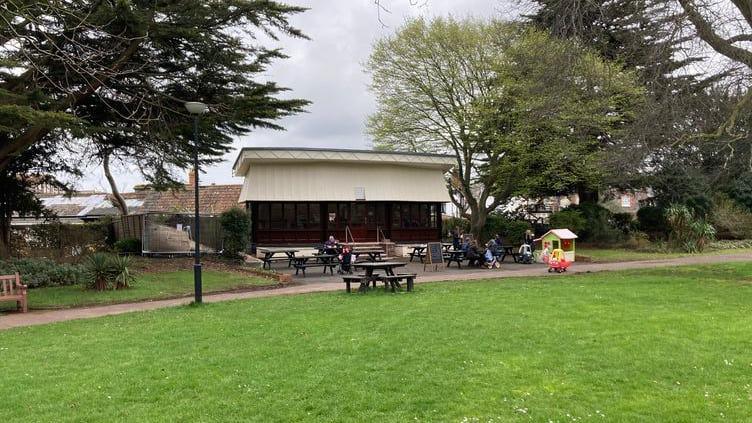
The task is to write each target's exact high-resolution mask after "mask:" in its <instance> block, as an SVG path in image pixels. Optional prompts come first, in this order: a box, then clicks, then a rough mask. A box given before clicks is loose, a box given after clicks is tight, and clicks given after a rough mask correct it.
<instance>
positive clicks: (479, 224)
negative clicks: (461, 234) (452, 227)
mask: <svg viewBox="0 0 752 423" xmlns="http://www.w3.org/2000/svg"><path fill="white" fill-rule="evenodd" d="M487 217H488V213H486V212H485V210H473V211H472V214H471V215H470V233H471V234H473V238H474V239H475V240H476V241H477V242H478V243H482V242H483V241H482V240H481V237H482V236H483V228H484V227H485V226H486V218H487Z"/></svg>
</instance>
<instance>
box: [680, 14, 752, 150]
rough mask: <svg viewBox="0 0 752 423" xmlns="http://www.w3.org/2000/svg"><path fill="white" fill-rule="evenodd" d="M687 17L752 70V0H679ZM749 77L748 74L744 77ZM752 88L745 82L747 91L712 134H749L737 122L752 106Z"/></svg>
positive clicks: (717, 47)
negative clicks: (719, 0) (738, 130)
mask: <svg viewBox="0 0 752 423" xmlns="http://www.w3.org/2000/svg"><path fill="white" fill-rule="evenodd" d="M677 1H678V3H679V5H681V7H682V9H683V10H684V13H685V15H686V17H687V19H688V20H689V21H690V22H691V23H692V25H693V26H694V27H695V29H696V30H697V36H698V37H700V39H702V40H703V41H704V42H705V43H707V45H709V46H710V48H712V49H713V50H715V51H716V52H717V53H719V54H720V55H722V56H725V57H726V58H728V59H729V60H731V61H732V62H734V63H736V64H738V65H741V66H743V67H744V68H746V70H747V72H748V71H749V70H752V48H750V47H749V42H750V41H752V6H751V5H750V3H749V1H745V0H730V1H729V2H722V3H721V2H710V1H706V0H677ZM744 79H745V80H746V76H745V77H744ZM751 102H752V91H750V90H749V89H748V87H747V86H746V84H745V86H744V94H743V95H742V96H741V98H739V100H738V102H737V103H736V106H735V107H734V108H733V109H732V110H731V111H730V113H729V114H728V116H727V117H726V119H725V120H724V122H723V123H722V124H721V125H720V126H718V128H717V129H716V130H715V131H714V132H713V133H712V134H711V135H712V137H713V138H715V139H720V140H725V141H726V142H728V143H733V142H735V141H737V140H741V139H744V138H746V137H747V134H746V131H745V132H743V133H739V132H737V131H736V129H738V126H737V125H736V123H737V119H738V117H739V114H740V113H741V112H743V111H745V110H747V111H748V110H749V109H750V103H751Z"/></svg>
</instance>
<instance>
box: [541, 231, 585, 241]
mask: <svg viewBox="0 0 752 423" xmlns="http://www.w3.org/2000/svg"><path fill="white" fill-rule="evenodd" d="M548 234H554V235H556V236H557V237H558V238H559V239H576V238H577V235H575V234H574V232H572V231H570V230H569V229H551V230H550V231H548V232H546V233H545V234H543V235H541V237H540V238H538V239H536V241H538V240H541V239H543V238H545V237H546V235H548Z"/></svg>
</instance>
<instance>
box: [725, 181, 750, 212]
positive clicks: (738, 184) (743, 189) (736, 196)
mask: <svg viewBox="0 0 752 423" xmlns="http://www.w3.org/2000/svg"><path fill="white" fill-rule="evenodd" d="M728 194H729V196H730V197H731V198H732V199H733V200H734V201H736V203H737V204H739V205H740V206H742V207H744V208H745V209H747V210H748V211H750V212H752V173H750V172H746V173H744V174H742V175H740V176H739V177H738V178H735V180H734V182H733V184H732V185H731V188H730V189H729V193H728Z"/></svg>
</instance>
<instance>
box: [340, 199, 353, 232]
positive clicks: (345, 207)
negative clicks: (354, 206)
mask: <svg viewBox="0 0 752 423" xmlns="http://www.w3.org/2000/svg"><path fill="white" fill-rule="evenodd" d="M349 224H350V204H348V203H339V205H338V212H337V226H338V227H339V228H340V229H344V228H345V226H347V225H349Z"/></svg>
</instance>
